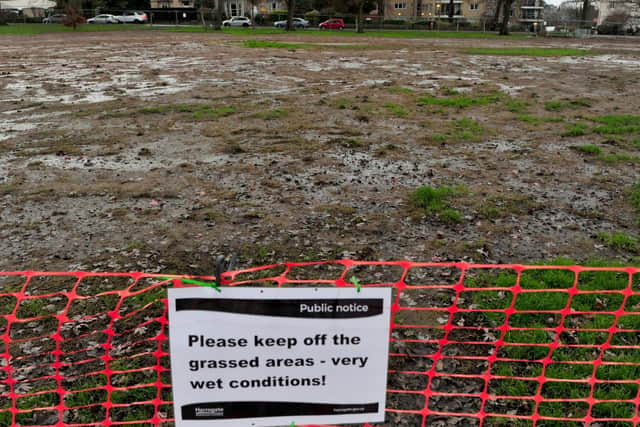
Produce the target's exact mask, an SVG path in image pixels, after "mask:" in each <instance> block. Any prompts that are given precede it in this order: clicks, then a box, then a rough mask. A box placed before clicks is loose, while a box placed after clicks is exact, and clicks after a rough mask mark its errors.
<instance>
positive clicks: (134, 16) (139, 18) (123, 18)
mask: <svg viewBox="0 0 640 427" xmlns="http://www.w3.org/2000/svg"><path fill="white" fill-rule="evenodd" d="M116 19H117V20H118V21H120V22H122V23H123V24H146V23H147V21H148V20H149V18H148V17H147V14H146V13H144V12H135V11H134V12H131V11H126V12H124V13H123V14H122V15H118V16H116Z"/></svg>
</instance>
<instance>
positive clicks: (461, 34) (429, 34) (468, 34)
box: [164, 26, 528, 39]
mask: <svg viewBox="0 0 640 427" xmlns="http://www.w3.org/2000/svg"><path fill="white" fill-rule="evenodd" d="M164 31H169V32H174V33H204V32H209V33H211V32H213V30H211V29H205V28H204V27H202V26H189V27H169V28H166V29H164ZM222 32H224V33H227V34H237V35H251V34H255V35H263V34H295V35H296V36H298V35H308V36H323V37H324V36H326V35H332V36H349V37H353V36H358V37H388V38H397V39H407V38H411V39H416V38H443V39H490V38H501V39H503V38H516V39H518V38H526V37H528V36H527V35H523V34H512V35H509V36H506V37H505V36H498V35H497V34H495V33H483V32H481V31H421V30H367V31H365V32H364V33H356V32H355V31H354V30H344V31H315V30H296V31H294V32H287V31H285V30H280V29H277V28H260V27H258V28H225V29H223V30H222Z"/></svg>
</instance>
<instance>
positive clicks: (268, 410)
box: [182, 402, 378, 420]
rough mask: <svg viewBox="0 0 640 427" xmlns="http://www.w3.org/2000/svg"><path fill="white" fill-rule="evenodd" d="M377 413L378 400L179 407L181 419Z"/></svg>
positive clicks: (214, 403)
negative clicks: (180, 408) (372, 401)
mask: <svg viewBox="0 0 640 427" xmlns="http://www.w3.org/2000/svg"><path fill="white" fill-rule="evenodd" d="M376 412H378V403H348V404H337V403H312V402H203V403H192V404H189V405H183V406H182V419H183V420H227V419H234V418H254V417H285V416H294V415H299V416H303V415H348V414H369V413H376Z"/></svg>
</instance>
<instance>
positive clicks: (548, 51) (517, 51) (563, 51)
mask: <svg viewBox="0 0 640 427" xmlns="http://www.w3.org/2000/svg"><path fill="white" fill-rule="evenodd" d="M464 52H465V53H470V54H473V55H507V56H584V55H592V54H593V53H594V52H593V51H592V50H587V49H568V48H550V47H549V48H546V47H512V48H500V47H477V48H469V49H465V50H464Z"/></svg>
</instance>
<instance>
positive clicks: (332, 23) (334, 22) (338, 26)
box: [318, 18, 344, 30]
mask: <svg viewBox="0 0 640 427" xmlns="http://www.w3.org/2000/svg"><path fill="white" fill-rule="evenodd" d="M318 28H320V29H321V30H344V19H342V18H331V19H327V20H326V21H324V22H321V23H320V25H318Z"/></svg>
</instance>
